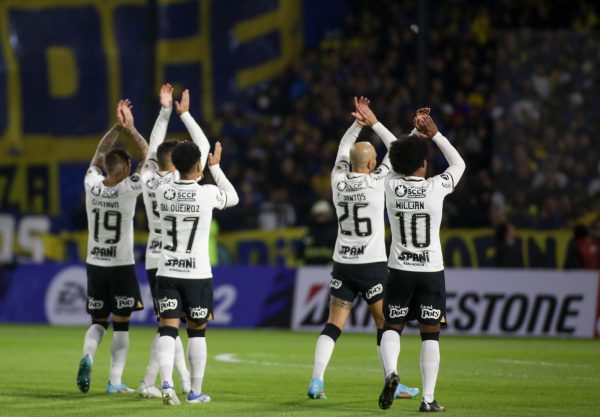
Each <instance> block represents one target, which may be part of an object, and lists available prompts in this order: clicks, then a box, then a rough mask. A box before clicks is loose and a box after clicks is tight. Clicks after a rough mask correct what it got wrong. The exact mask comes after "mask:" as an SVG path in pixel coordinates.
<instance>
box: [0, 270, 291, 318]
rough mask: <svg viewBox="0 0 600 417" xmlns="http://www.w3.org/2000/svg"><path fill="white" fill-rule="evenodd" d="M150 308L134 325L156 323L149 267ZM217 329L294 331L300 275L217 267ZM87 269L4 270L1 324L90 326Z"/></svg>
mask: <svg viewBox="0 0 600 417" xmlns="http://www.w3.org/2000/svg"><path fill="white" fill-rule="evenodd" d="M136 269H137V276H138V281H139V282H140V287H141V291H142V299H143V302H144V310H142V311H139V312H135V313H134V314H133V315H132V322H133V323H137V324H146V325H156V318H155V315H154V311H153V308H152V299H151V296H150V288H149V286H148V282H147V279H146V271H145V270H144V266H143V265H137V266H136ZM213 273H214V281H213V284H214V301H215V305H214V313H213V315H214V320H213V321H212V322H211V323H210V326H214V327H245V328H253V327H263V326H267V327H286V328H287V327H289V324H290V315H291V305H292V296H293V288H294V278H295V271H294V270H292V269H289V268H274V267H268V266H264V267H242V266H224V267H216V268H214V270H213ZM86 282H87V277H86V270H85V265H84V264H81V263H73V264H61V263H51V262H48V263H45V264H41V265H21V266H17V267H16V268H15V269H14V270H12V271H8V270H3V271H2V280H1V281H0V322H15V323H16V322H18V323H49V324H73V325H81V324H88V323H89V322H90V318H89V316H88V315H87V313H86V311H85V307H86V303H87V296H86V288H87V284H86Z"/></svg>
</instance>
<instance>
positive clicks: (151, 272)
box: [146, 268, 158, 316]
mask: <svg viewBox="0 0 600 417" xmlns="http://www.w3.org/2000/svg"><path fill="white" fill-rule="evenodd" d="M157 272H158V268H153V269H146V275H148V285H149V286H150V294H152V306H153V307H154V314H156V315H157V316H158V303H157V302H156V273H157Z"/></svg>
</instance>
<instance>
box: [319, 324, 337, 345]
mask: <svg viewBox="0 0 600 417" xmlns="http://www.w3.org/2000/svg"><path fill="white" fill-rule="evenodd" d="M341 334H342V329H340V328H339V327H337V326H336V325H335V324H333V323H327V324H326V325H325V327H323V330H322V331H321V335H325V336H329V337H331V338H332V339H333V341H334V342H335V341H337V340H338V337H340V335H341Z"/></svg>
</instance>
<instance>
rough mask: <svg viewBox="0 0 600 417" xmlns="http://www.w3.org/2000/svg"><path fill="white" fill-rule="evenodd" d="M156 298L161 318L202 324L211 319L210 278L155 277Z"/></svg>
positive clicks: (211, 295)
mask: <svg viewBox="0 0 600 417" xmlns="http://www.w3.org/2000/svg"><path fill="white" fill-rule="evenodd" d="M156 298H157V302H158V312H159V315H160V317H161V318H165V319H173V318H183V317H186V318H187V319H188V320H191V321H193V322H194V323H198V324H202V323H206V322H207V321H208V320H212V318H213V315H212V314H213V286H212V278H208V279H185V278H169V277H163V276H160V275H159V276H157V277H156Z"/></svg>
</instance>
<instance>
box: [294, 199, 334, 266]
mask: <svg viewBox="0 0 600 417" xmlns="http://www.w3.org/2000/svg"><path fill="white" fill-rule="evenodd" d="M337 229H338V223H337V219H336V217H335V212H334V210H333V207H332V206H331V203H330V202H329V201H327V200H319V201H317V202H316V203H315V204H314V205H313V206H312V208H311V210H310V220H309V221H308V232H307V234H306V236H304V238H303V239H302V244H303V245H302V246H303V250H302V252H303V253H302V258H303V260H304V263H305V264H307V265H327V264H330V263H331V262H332V261H331V259H332V258H331V257H332V256H333V248H334V247H335V240H336V237H337Z"/></svg>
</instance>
